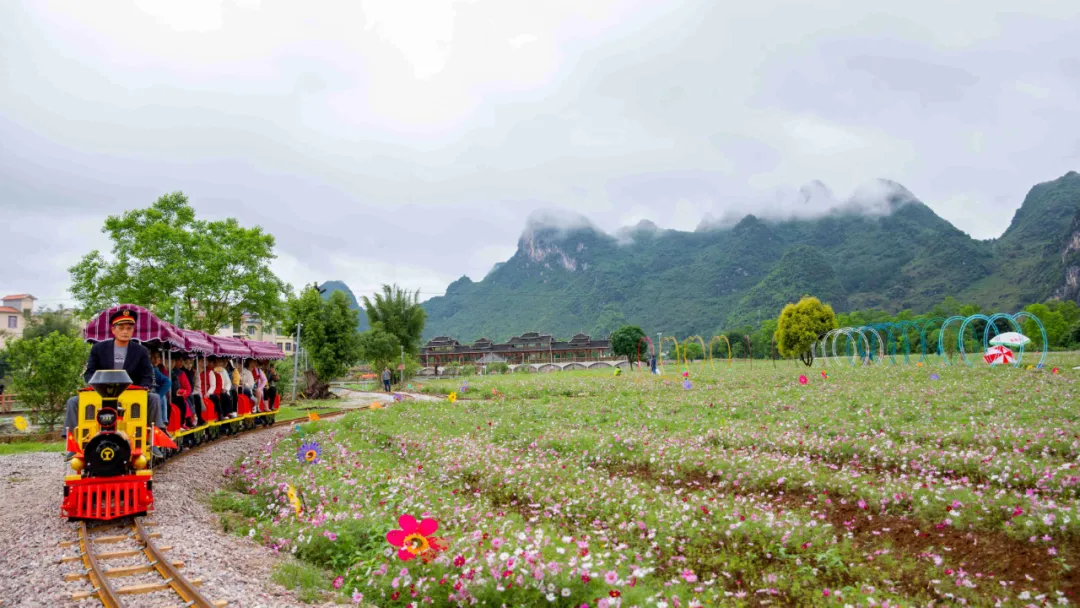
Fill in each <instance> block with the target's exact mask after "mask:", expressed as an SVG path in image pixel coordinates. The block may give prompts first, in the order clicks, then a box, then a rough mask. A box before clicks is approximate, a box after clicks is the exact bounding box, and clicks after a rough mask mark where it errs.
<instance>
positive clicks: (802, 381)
mask: <svg viewBox="0 0 1080 608" xmlns="http://www.w3.org/2000/svg"><path fill="white" fill-rule="evenodd" d="M807 382H809V380H807V378H806V376H805V375H802V374H800V375H799V384H806V383H807Z"/></svg>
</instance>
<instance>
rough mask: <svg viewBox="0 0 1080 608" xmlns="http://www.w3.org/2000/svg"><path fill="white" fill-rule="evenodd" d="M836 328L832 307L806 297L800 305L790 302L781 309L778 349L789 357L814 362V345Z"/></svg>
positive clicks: (777, 337) (778, 326) (777, 329)
mask: <svg viewBox="0 0 1080 608" xmlns="http://www.w3.org/2000/svg"><path fill="white" fill-rule="evenodd" d="M835 328H836V313H834V312H833V309H832V306H829V305H828V304H822V303H821V300H819V299H817V298H814V297H811V296H806V297H804V298H803V299H801V300H799V303H798V304H788V305H787V306H785V307H784V310H783V311H781V312H780V318H779V319H777V327H776V348H777V349H778V350H779V351H780V354H781V355H784V356H785V357H796V356H798V357H801V358H802V360H803V363H806V364H807V365H811V364H812V363H813V361H814V355H813V352H812V351H811V350H810V347H811V346H813V344H814V342H816V341H817V339H818V337H819V336H821V335H822V334H825V333H826V332H828V331H829V330H831V329H835Z"/></svg>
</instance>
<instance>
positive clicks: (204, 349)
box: [180, 329, 214, 355]
mask: <svg viewBox="0 0 1080 608" xmlns="http://www.w3.org/2000/svg"><path fill="white" fill-rule="evenodd" d="M180 334H181V335H183V336H184V343H185V344H184V350H186V351H188V352H192V353H199V354H200V355H212V354H214V343H213V342H211V341H210V338H208V337H206V334H204V333H203V332H201V331H195V330H194V329H181V330H180Z"/></svg>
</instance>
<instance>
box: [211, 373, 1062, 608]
mask: <svg viewBox="0 0 1080 608" xmlns="http://www.w3.org/2000/svg"><path fill="white" fill-rule="evenodd" d="M1076 364H1077V362H1075V361H1071V360H1066V359H1065V358H1064V357H1062V356H1058V357H1056V358H1054V357H1052V358H1051V360H1050V361H1049V362H1048V367H1047V368H1046V369H1044V370H1027V369H1014V368H989V367H976V368H967V367H962V366H940V365H934V366H924V367H917V366H915V365H908V366H887V365H886V366H873V367H866V368H862V367H860V368H853V367H849V366H846V365H844V366H840V365H833V366H830V367H828V368H822V367H818V366H815V367H814V368H805V367H801V366H798V367H796V366H794V365H791V364H790V363H785V364H777V365H776V367H773V366H772V365H770V364H768V363H761V364H758V363H756V364H755V366H754V367H753V369H749V368H746V367H741V366H737V367H735V368H733V369H729V368H728V367H727V366H726V365H724V364H720V363H717V364H716V366H715V369H713V368H711V367H710V366H708V365H699V366H697V367H696V368H693V369H691V370H690V371H689V378H687V379H685V380H689V382H684V378H683V377H682V375H681V372H682V370H681V369H679V370H677V371H676V370H674V369H669V370H668V374H667V375H665V376H651V375H648V374H645V373H630V372H627V373H624V374H622V375H621V376H618V377H616V376H613V375H612V372H611V371H610V370H608V371H603V372H600V371H589V372H562V373H555V374H543V375H513V376H487V377H482V378H481V377H471V378H467V379H455V380H443V381H438V382H430V383H428V384H426V385H425V386H424V387H423V390H424V391H425V392H428V393H437V394H442V395H449V394H450V393H451V392H453V393H455V394H456V401H453V402H451V401H450V400H449V399H447V400H443V401H439V402H420V401H405V402H402V403H395V404H392V405H390V406H389V407H387V408H384V409H380V410H373V411H361V412H356V413H353V414H350V415H348V416H344V417H339V418H337V419H335V420H332V421H331V420H328V421H321V422H314V423H306V424H303V425H301V426H300V427H299V428H298V429H297V430H294V431H293V432H291V433H289V434H288V435H287V436H285V438H284V439H282V440H281V441H279V442H277V444H276V445H274V446H272V447H271V448H269V449H268V450H267V451H266V452H264V453H260V454H253V455H251V456H250V457H248V458H247V459H246V460H245V461H243V462H242V463H240V464H238V466H237V467H236V468H235V470H231V471H229V472H228V474H229V475H231V476H232V477H233V479H232V484H231V486H230V487H231V488H232V489H231V490H229V491H223V493H222V494H220V495H218V496H215V497H214V498H215V505H217V506H218V507H219V508H220V509H221V510H223V511H224V512H225V513H224V519H225V520H226V521H227V522H228V525H229V526H230V528H231V529H234V530H235V531H236V532H237V533H240V534H246V535H250V536H252V537H254V538H255V539H256V540H259V541H260V542H262V543H264V544H266V545H267V546H268V547H271V548H272V549H274V550H275V551H277V552H280V553H291V554H293V555H295V557H296V558H297V559H298V560H300V561H301V562H305V563H307V564H310V565H311V566H313V567H317V568H320V569H322V570H323V571H325V572H326V581H327V584H326V593H329V594H335V595H337V596H338V597H339V598H340V599H341V600H342V601H344V602H352V601H355V602H357V603H361V604H364V605H369V604H374V605H377V606H406V605H413V606H424V605H435V606H447V605H472V604H477V605H485V604H486V605H489V606H501V605H507V606H522V605H524V606H548V605H550V606H582V605H588V606H643V607H644V606H657V607H682V606H705V605H724V606H729V605H730V606H738V605H748V606H749V605H754V606H756V605H781V606H792V605H798V606H845V605H851V606H859V605H861V606H897V605H903V606H910V605H928V604H935V605H962V604H966V605H973V606H989V605H995V604H1000V605H1009V606H1023V605H1045V604H1056V605H1064V604H1071V603H1074V602H1076V601H1078V600H1080V570H1078V569H1077V568H1078V566H1080V511H1078V505H1080V502H1078V501H1080V461H1078V456H1080V423H1078V415H1080V412H1078V406H1080V403H1078V400H1077V397H1078V394H1080V384H1078V380H1080V376H1077V373H1078V372H1076V371H1073V370H1072V369H1071V368H1072V366H1073V365H1076ZM1053 365H1059V366H1060V367H1061V369H1062V370H1063V371H1061V372H1060V373H1052V372H1051V370H1050V367H1051V366H1053ZM823 371H825V372H827V374H824V375H823V374H822V372H823ZM800 375H805V376H806V382H805V384H803V383H801V382H800V379H799V376H800ZM687 387H689V388H687ZM313 443H317V444H318V447H317V448H314V447H312V444H313ZM316 450H317V453H316ZM330 581H332V582H330Z"/></svg>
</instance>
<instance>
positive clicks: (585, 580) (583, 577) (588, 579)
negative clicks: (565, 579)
mask: <svg viewBox="0 0 1080 608" xmlns="http://www.w3.org/2000/svg"><path fill="white" fill-rule="evenodd" d="M591 580H592V579H591V578H589V575H588V574H582V575H581V582H583V583H588V582H589V581H591Z"/></svg>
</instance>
